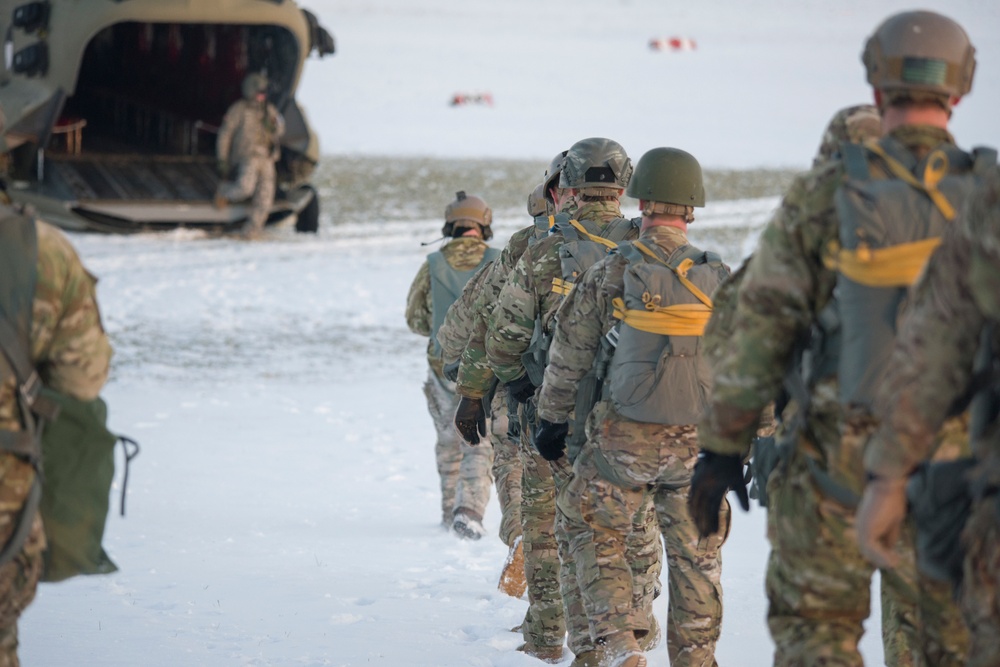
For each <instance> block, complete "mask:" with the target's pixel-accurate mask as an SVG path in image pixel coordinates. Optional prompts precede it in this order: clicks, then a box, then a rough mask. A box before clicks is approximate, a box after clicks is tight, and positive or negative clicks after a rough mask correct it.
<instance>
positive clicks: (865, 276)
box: [823, 238, 941, 287]
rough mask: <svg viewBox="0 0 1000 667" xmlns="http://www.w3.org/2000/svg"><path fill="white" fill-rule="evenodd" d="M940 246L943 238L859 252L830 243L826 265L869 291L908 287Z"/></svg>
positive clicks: (833, 242) (861, 248)
mask: <svg viewBox="0 0 1000 667" xmlns="http://www.w3.org/2000/svg"><path fill="white" fill-rule="evenodd" d="M939 245H941V239H940V238H930V239H924V240H922V241H914V242H913V243H901V244H899V245H895V246H891V247H888V248H874V249H873V248H869V247H868V246H865V245H862V246H859V247H858V248H857V250H844V249H843V248H841V247H840V243H839V242H837V241H831V242H830V243H829V245H828V246H827V248H826V252H825V253H824V254H823V264H824V265H826V267H827V268H828V269H833V270H835V271H839V272H841V273H843V274H844V275H845V276H847V277H848V278H850V279H851V280H853V281H854V282H856V283H861V284H862V285H868V286H869V287H908V286H910V285H912V284H914V283H915V282H917V278H919V277H920V273H921V272H922V271H923V270H924V266H925V265H926V264H927V260H928V259H929V258H930V256H931V253H933V252H934V249H935V248H937V247H938V246H939Z"/></svg>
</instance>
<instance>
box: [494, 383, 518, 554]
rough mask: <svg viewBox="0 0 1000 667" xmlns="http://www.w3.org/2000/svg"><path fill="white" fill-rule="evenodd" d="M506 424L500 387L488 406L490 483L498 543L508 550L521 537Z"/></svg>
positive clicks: (514, 452) (514, 451)
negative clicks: (496, 506) (495, 503)
mask: <svg viewBox="0 0 1000 667" xmlns="http://www.w3.org/2000/svg"><path fill="white" fill-rule="evenodd" d="M515 419H516V417H515ZM508 420H509V416H508V414H507V388H506V387H504V386H503V385H500V386H499V387H497V390H496V393H495V394H494V395H493V402H492V403H491V404H490V443H491V444H492V445H493V480H494V483H495V484H496V487H497V500H498V501H499V503H500V539H501V540H502V541H503V543H504V544H506V545H507V546H508V547H510V546H513V545H514V541H515V540H517V538H518V537H520V536H521V476H522V465H521V456H520V454H519V453H518V443H517V442H516V441H514V440H512V439H511V438H510V436H509V434H508V430H507V429H508V426H509V424H508Z"/></svg>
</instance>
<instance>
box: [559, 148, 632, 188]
mask: <svg viewBox="0 0 1000 667" xmlns="http://www.w3.org/2000/svg"><path fill="white" fill-rule="evenodd" d="M631 177H632V161H631V160H630V159H629V157H628V154H627V153H626V152H625V149H624V148H622V145H621V144H619V143H618V142H617V141H612V140H611V139H604V138H602V137H591V138H590V139H581V140H580V141H578V142H576V143H575V144H573V145H572V146H570V149H569V151H567V152H566V161H565V163H564V164H563V168H562V173H561V174H560V175H559V187H561V188H575V189H577V190H585V191H586V192H584V194H598V195H602V194H610V191H612V190H616V189H621V188H624V187H625V186H627V185H628V182H629V179H630V178H631Z"/></svg>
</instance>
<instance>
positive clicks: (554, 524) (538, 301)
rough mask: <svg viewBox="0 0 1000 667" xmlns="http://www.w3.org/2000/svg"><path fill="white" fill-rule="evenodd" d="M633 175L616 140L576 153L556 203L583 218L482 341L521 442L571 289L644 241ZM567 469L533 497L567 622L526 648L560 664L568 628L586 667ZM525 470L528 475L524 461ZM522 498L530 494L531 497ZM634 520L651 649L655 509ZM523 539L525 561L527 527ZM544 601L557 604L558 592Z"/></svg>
mask: <svg viewBox="0 0 1000 667" xmlns="http://www.w3.org/2000/svg"><path fill="white" fill-rule="evenodd" d="M631 173H632V164H631V161H630V160H629V158H628V156H627V155H626V154H625V151H624V149H623V148H622V147H621V145H619V144H618V143H617V142H614V141H611V140H609V139H604V138H590V139H584V140H581V141H578V142H577V143H575V144H574V145H573V146H572V147H570V149H569V151H568V152H567V155H566V159H565V162H564V164H563V167H562V172H561V174H560V176H559V187H560V192H559V193H557V197H558V199H557V200H556V202H555V203H556V205H557V206H559V207H560V208H561V204H562V199H563V198H565V197H572V198H573V199H575V200H576V203H577V206H578V208H577V211H576V219H575V220H573V219H570V218H569V217H568V216H566V215H562V216H556V217H555V218H554V219H553V227H552V230H551V231H550V234H549V236H548V237H546V238H545V239H543V240H541V241H539V242H538V243H536V244H535V245H533V246H529V247H528V248H527V249H526V250H525V252H524V254H523V255H522V256H521V259H520V260H518V262H517V265H516V266H515V267H514V269H513V271H511V273H510V275H509V276H508V278H507V281H506V283H505V284H504V286H503V289H502V290H501V292H500V294H499V296H498V297H497V304H496V306H495V307H494V309H493V311H492V313H491V315H490V320H489V329H488V331H487V335H486V339H485V341H486V355H487V359H488V361H489V364H490V366H491V367H492V369H493V372H494V373H495V374H496V376H497V378H499V380H500V381H501V382H504V383H506V385H507V390H508V392H509V393H510V395H511V396H513V397H514V398H515V399H516V400H517V401H518V402H519V403H521V404H523V407H522V408H521V414H522V436H521V437H522V440H523V441H524V443H525V445H524V446H526V447H527V446H528V444H529V442H530V433H529V429H532V428H534V426H535V400H534V395H535V390H536V387H537V386H538V385H540V384H541V381H542V373H543V372H544V366H545V361H546V360H545V351H546V348H547V345H548V341H549V340H550V337H551V334H552V331H553V328H554V324H555V323H554V316H555V311H556V308H557V307H558V306H559V304H560V303H561V301H562V297H563V295H564V294H566V293H567V292H568V290H569V289H571V287H572V284H573V283H572V281H573V280H574V278H575V276H576V275H578V274H580V273H582V272H583V271H584V270H585V269H586V268H587V267H589V265H590V264H591V263H593V262H595V261H597V260H598V259H599V258H600V257H601V256H603V255H604V254H606V252H607V249H608V248H609V247H614V246H615V244H617V243H618V242H620V241H623V240H626V239H630V238H635V237H636V236H638V229H639V224H638V223H639V221H638V220H627V219H625V218H623V217H622V215H621V209H620V207H619V199H620V197H621V195H622V193H623V191H624V188H625V186H626V185H627V184H628V180H629V177H630V176H631ZM529 365H530V368H529V367H528V366H529ZM577 433H578V432H577ZM570 465H571V464H570V463H569V462H568V461H567V459H566V458H565V457H564V458H562V459H559V460H557V461H552V462H548V463H546V462H545V461H540V462H538V466H539V467H538V469H537V470H536V471H534V472H535V474H536V476H537V479H538V480H539V482H540V484H539V486H538V488H537V489H536V491H535V493H534V496H535V499H536V500H535V502H534V504H533V507H532V511H533V513H534V520H535V521H536V522H537V524H536V525H537V528H536V530H538V531H539V534H538V537H539V538H542V539H541V540H540V541H542V542H543V543H545V544H546V547H545V548H546V549H547V552H543V553H545V557H546V558H547V564H546V569H547V571H548V572H549V573H550V575H551V573H552V572H553V571H555V572H557V573H558V578H559V593H560V595H561V597H562V606H563V611H564V615H563V617H562V618H559V616H558V615H557V614H556V612H557V610H558V607H557V606H556V605H555V604H551V606H548V607H547V608H546V610H545V612H546V614H545V616H546V617H547V618H548V619H549V621H547V622H545V624H544V625H543V627H542V628H541V630H542V632H541V633H540V636H537V635H536V636H535V637H531V638H529V639H528V640H527V641H526V643H525V646H523V647H522V650H524V651H526V652H528V653H531V654H533V655H536V656H538V657H541V658H543V659H548V660H558V659H559V657H560V655H561V652H562V637H563V628H564V627H565V628H566V630H568V636H569V648H570V650H571V651H573V653H574V654H575V655H576V656H577V658H576V661H575V665H577V666H579V665H584V664H588V662H587V661H588V660H589V659H590V657H589V656H590V655H591V654H593V652H594V650H595V648H596V647H595V646H594V644H593V641H592V639H591V637H590V629H589V625H588V623H587V618H586V612H585V611H584V607H583V601H582V599H581V597H580V590H579V586H578V584H577V581H576V573H575V569H574V563H573V560H572V558H571V556H570V553H569V544H568V543H567V541H566V539H565V535H564V534H562V528H561V526H560V523H561V522H560V521H559V520H557V518H556V506H555V498H556V494H557V492H558V489H559V488H561V487H562V486H564V485H565V484H566V482H567V481H568V480H569V477H570V473H571V468H570ZM525 470H526V475H527V470H528V467H527V463H526V467H525ZM549 476H551V482H550V481H549ZM522 493H524V494H525V495H527V491H526V490H522ZM524 509H525V510H526V509H527V508H524ZM635 519H636V524H637V528H636V530H634V531H633V532H632V533H631V534H630V536H629V544H628V547H629V562H630V563H631V565H632V567H633V575H634V576H635V579H636V585H635V590H636V601H635V604H636V608H637V609H640V610H642V611H641V613H642V614H644V615H645V618H647V626H646V631H645V632H644V633H643V634H644V635H645V637H644V639H645V640H647V641H649V642H651V643H652V642H654V641H656V640H657V639H658V628H657V627H656V625H655V619H653V617H652V598H653V594H654V589H655V588H656V586H657V584H658V577H659V571H660V566H661V562H662V561H661V558H662V556H661V550H662V548H661V546H660V544H659V535H658V533H657V530H656V526H655V517H654V516H653V512H652V511H651V507H650V506H646V507H643V508H642V510H640V511H639V512H638V513H637V515H636V517H635ZM548 531H552V532H551V533H549V532H548ZM525 540H526V544H525V546H526V549H525V559H526V560H528V559H529V553H528V550H527V540H528V535H527V529H526V530H525ZM539 546H541V545H539ZM553 546H555V547H556V548H557V550H558V565H557V564H556V563H555V562H554V561H553V560H552V551H551V549H552V547H553ZM532 551H533V552H534V545H533V548H532ZM532 555H541V554H532ZM529 568H530V561H529ZM530 576H531V574H530V573H529V577H530ZM529 580H530V579H529ZM550 581H551V580H550ZM529 591H530V588H529ZM547 597H548V599H549V600H552V601H553V602H554V600H553V598H554V597H555V596H554V595H553V592H552V591H549V592H548V593H547ZM637 613H639V612H637ZM535 618H536V619H537V618H538V617H535Z"/></svg>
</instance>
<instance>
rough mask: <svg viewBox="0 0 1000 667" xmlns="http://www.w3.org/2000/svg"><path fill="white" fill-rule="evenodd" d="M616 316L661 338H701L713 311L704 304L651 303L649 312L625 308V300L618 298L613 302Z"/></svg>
mask: <svg viewBox="0 0 1000 667" xmlns="http://www.w3.org/2000/svg"><path fill="white" fill-rule="evenodd" d="M611 304H612V305H613V306H614V316H615V317H616V318H618V319H619V320H621V321H623V322H625V324H627V325H629V326H630V327H632V328H633V329H638V330H639V331H645V332H647V333H653V334H659V335H661V336H701V335H703V334H704V333H705V325H706V324H708V320H709V318H711V317H712V309H711V307H709V306H706V305H704V304H700V303H682V304H675V305H673V306H658V305H656V304H655V303H653V300H650V301H648V302H647V303H646V310H632V309H628V308H626V307H625V301H623V300H622V299H621V297H616V298H614V299H613V300H612V301H611Z"/></svg>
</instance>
